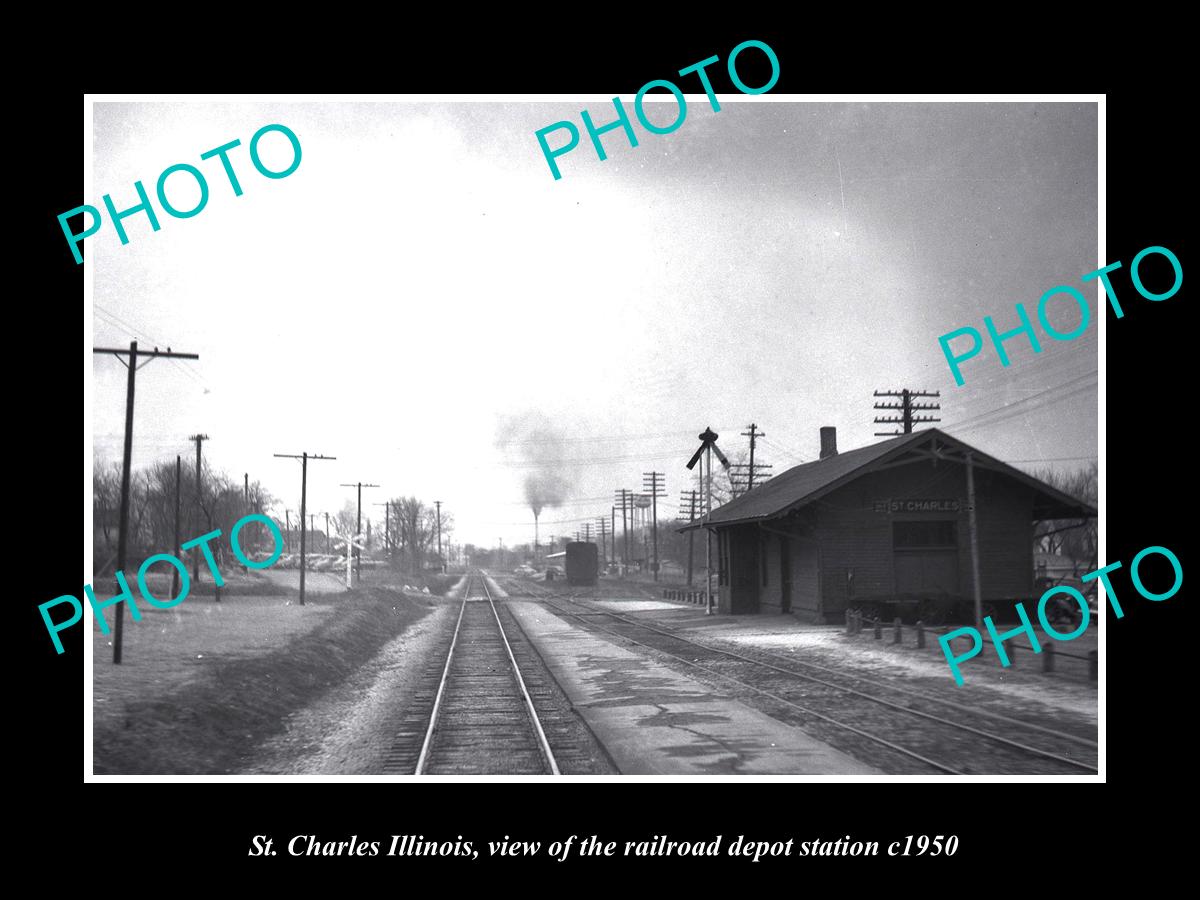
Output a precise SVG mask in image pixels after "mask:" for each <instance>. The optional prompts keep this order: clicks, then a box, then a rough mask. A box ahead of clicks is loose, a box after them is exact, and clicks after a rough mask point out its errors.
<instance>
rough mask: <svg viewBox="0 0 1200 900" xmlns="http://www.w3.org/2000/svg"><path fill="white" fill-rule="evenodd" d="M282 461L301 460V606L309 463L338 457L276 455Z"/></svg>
mask: <svg viewBox="0 0 1200 900" xmlns="http://www.w3.org/2000/svg"><path fill="white" fill-rule="evenodd" d="M275 456H277V457H279V458H280V459H298V460H300V605H301V606H303V605H304V569H305V549H306V548H305V543H306V542H305V535H306V533H307V531H308V528H307V527H305V524H304V517H305V515H306V514H307V512H308V509H307V506H308V461H309V460H310V459H337V457H336V456H321V455H320V454H318V453H300V454H295V453H276V454H275Z"/></svg>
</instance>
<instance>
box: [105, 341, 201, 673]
mask: <svg viewBox="0 0 1200 900" xmlns="http://www.w3.org/2000/svg"><path fill="white" fill-rule="evenodd" d="M92 352H93V353H107V354H109V355H111V356H115V357H116V358H117V359H118V360H120V362H121V365H123V366H125V368H127V369H128V370H129V378H128V380H127V381H126V384H125V451H124V455H123V457H122V460H121V513H120V519H119V522H120V525H119V530H118V532H117V571H118V572H124V571H125V563H126V559H125V554H126V552H127V551H128V549H129V481H130V466H131V463H132V460H133V396H134V389H135V387H136V384H137V378H136V376H137V370H138V369H139V368H141V366H139V365H138V357H139V356H144V357H146V362H144V363H142V364H141V365H143V366H144V365H145V364H146V363H147V362H150V360H152V359H157V358H163V357H165V358H167V359H199V358H200V355H199V354H198V353H176V352H174V351H173V350H172V349H171V348H170V347H168V348H167V349H166V350H159V349H158V348H157V347H155V348H154V349H153V350H138V343H137V341H130V342H129V349H128V350H126V349H124V348H123V347H93V348H92ZM124 356H128V357H129V361H128V362H126V361H125V360H124V359H122V357H124ZM176 549H178V548H176ZM117 589H118V590H120V589H121V588H120V585H119V584H118V585H117ZM116 616H117V620H116V623H115V625H114V626H113V664H114V665H120V664H121V632H122V629H123V623H124V621H125V605H124V604H123V603H118V604H117V610H116Z"/></svg>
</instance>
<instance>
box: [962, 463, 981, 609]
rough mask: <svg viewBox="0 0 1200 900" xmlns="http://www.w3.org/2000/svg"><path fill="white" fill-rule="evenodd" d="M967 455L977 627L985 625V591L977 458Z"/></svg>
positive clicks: (972, 575) (968, 503)
mask: <svg viewBox="0 0 1200 900" xmlns="http://www.w3.org/2000/svg"><path fill="white" fill-rule="evenodd" d="M966 457H967V530H968V531H969V532H970V536H971V579H972V585H973V587H974V594H975V627H976V628H977V629H978V628H982V627H983V593H982V590H981V589H980V584H979V524H978V521H977V519H976V518H975V460H974V459H973V458H972V455H971V454H970V453H968V454H967V455H966Z"/></svg>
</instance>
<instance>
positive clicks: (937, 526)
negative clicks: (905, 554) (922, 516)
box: [892, 519, 958, 550]
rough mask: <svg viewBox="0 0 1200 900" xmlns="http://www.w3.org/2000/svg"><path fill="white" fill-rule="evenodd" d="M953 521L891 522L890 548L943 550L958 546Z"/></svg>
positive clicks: (956, 532) (955, 526)
mask: <svg viewBox="0 0 1200 900" xmlns="http://www.w3.org/2000/svg"><path fill="white" fill-rule="evenodd" d="M957 524H958V523H957V522H955V521H954V520H952V519H951V520H946V521H924V522H893V523H892V546H893V547H894V548H895V549H897V550H928V549H945V548H948V547H957V546H958V528H957Z"/></svg>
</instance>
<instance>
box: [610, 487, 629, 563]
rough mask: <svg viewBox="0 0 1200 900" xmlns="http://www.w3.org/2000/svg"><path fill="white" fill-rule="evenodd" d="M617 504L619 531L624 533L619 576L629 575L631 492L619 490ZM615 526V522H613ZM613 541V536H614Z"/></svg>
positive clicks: (624, 489) (625, 489) (623, 489)
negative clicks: (619, 518)
mask: <svg viewBox="0 0 1200 900" xmlns="http://www.w3.org/2000/svg"><path fill="white" fill-rule="evenodd" d="M616 500H617V502H618V503H619V504H620V505H621V530H622V531H624V532H625V556H624V558H623V559H622V562H621V574H622V575H627V574H629V517H628V512H629V509H630V507H631V506H632V501H633V492H632V491H630V490H629V489H627V488H620V489H619V490H618V491H617V497H616ZM614 525H615V522H614ZM614 540H615V535H614Z"/></svg>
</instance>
